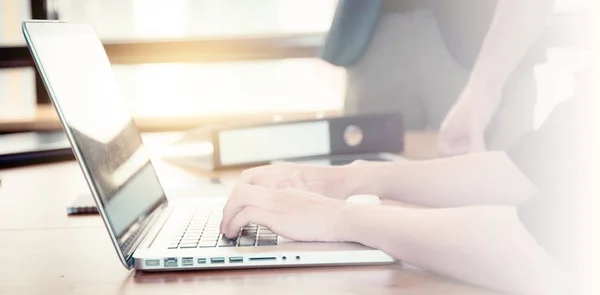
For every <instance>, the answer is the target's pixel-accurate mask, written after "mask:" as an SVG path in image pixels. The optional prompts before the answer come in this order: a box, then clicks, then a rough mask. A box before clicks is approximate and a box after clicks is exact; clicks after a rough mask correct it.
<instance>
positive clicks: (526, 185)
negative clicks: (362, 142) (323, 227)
mask: <svg viewBox="0 0 600 295" xmlns="http://www.w3.org/2000/svg"><path fill="white" fill-rule="evenodd" d="M361 169H362V171H359V172H357V173H360V174H361V175H363V177H364V178H363V179H361V181H357V183H359V184H362V187H359V188H358V189H357V191H358V193H361V194H376V195H378V196H380V197H382V198H388V199H394V200H397V201H400V202H404V203H409V204H414V205H420V206H425V207H458V206H472V205H515V204H518V203H521V202H523V201H524V200H526V199H527V198H529V197H530V196H531V195H533V194H534V193H535V192H536V188H535V186H534V185H533V184H532V183H531V181H529V179H528V178H527V177H526V176H525V175H524V174H523V173H522V172H521V170H520V169H519V168H518V167H517V166H515V165H514V163H513V162H512V161H511V160H510V158H508V156H507V155H506V154H505V153H504V152H486V153H478V154H468V155H464V156H459V157H452V158H444V159H436V160H430V161H414V162H398V163H385V164H373V165H366V166H364V167H361Z"/></svg>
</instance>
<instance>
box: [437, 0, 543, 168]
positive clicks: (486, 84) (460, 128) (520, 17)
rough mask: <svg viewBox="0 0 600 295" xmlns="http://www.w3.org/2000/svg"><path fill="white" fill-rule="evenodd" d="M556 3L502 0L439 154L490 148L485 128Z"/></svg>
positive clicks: (447, 120)
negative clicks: (507, 83)
mask: <svg viewBox="0 0 600 295" xmlns="http://www.w3.org/2000/svg"><path fill="white" fill-rule="evenodd" d="M553 3H554V1H553V0H527V1H523V0H499V2H498V5H497V7H496V10H495V14H494V18H493V20H492V24H491V26H490V29H489V30H488V33H487V35H486V37H485V39H484V41H483V44H482V46H481V49H480V52H479V56H478V57H477V60H476V62H475V65H474V67H473V69H472V72H471V76H470V78H469V80H468V82H467V84H466V86H465V88H464V89H463V92H462V93H461V95H460V97H459V98H458V100H457V102H456V103H455V104H454V106H453V107H452V109H451V110H450V111H449V113H448V114H447V115H446V118H445V119H444V121H443V122H442V124H441V126H440V136H439V137H438V150H439V153H440V155H443V156H454V155H459V154H466V153H471V152H480V151H484V150H485V149H486V142H485V136H484V133H485V130H486V129H487V126H488V124H489V123H490V121H491V119H492V118H493V116H494V114H495V113H496V110H497V109H498V106H499V104H500V102H501V100H502V97H503V95H502V92H503V89H504V85H505V84H506V82H507V80H508V79H509V77H510V76H511V74H512V73H513V71H514V70H515V69H516V67H517V66H518V65H519V63H520V62H521V60H522V59H523V57H524V56H525V54H526V53H527V51H528V50H529V48H530V47H531V45H532V44H533V42H534V41H535V40H536V38H537V37H538V35H539V34H540V33H541V32H542V30H543V28H544V27H545V26H546V24H547V22H548V19H549V17H550V16H551V15H552V12H553V8H554V5H553Z"/></svg>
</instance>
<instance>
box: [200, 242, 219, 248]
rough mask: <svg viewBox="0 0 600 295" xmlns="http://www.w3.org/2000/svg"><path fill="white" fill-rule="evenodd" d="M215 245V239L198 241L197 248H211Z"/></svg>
mask: <svg viewBox="0 0 600 295" xmlns="http://www.w3.org/2000/svg"><path fill="white" fill-rule="evenodd" d="M216 245H217V241H212V242H211V241H200V243H198V248H213V247H215V246H216Z"/></svg>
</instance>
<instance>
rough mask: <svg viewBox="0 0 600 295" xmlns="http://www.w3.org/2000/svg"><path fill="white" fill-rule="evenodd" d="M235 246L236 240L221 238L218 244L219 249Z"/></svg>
mask: <svg viewBox="0 0 600 295" xmlns="http://www.w3.org/2000/svg"><path fill="white" fill-rule="evenodd" d="M235 245H237V240H236V239H228V238H225V237H223V238H221V239H220V240H219V243H218V246H219V247H235Z"/></svg>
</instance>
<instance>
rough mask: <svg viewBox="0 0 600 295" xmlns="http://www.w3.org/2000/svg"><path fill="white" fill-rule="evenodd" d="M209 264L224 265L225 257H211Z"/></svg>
mask: <svg viewBox="0 0 600 295" xmlns="http://www.w3.org/2000/svg"><path fill="white" fill-rule="evenodd" d="M210 263H225V257H213V258H211V259H210Z"/></svg>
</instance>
